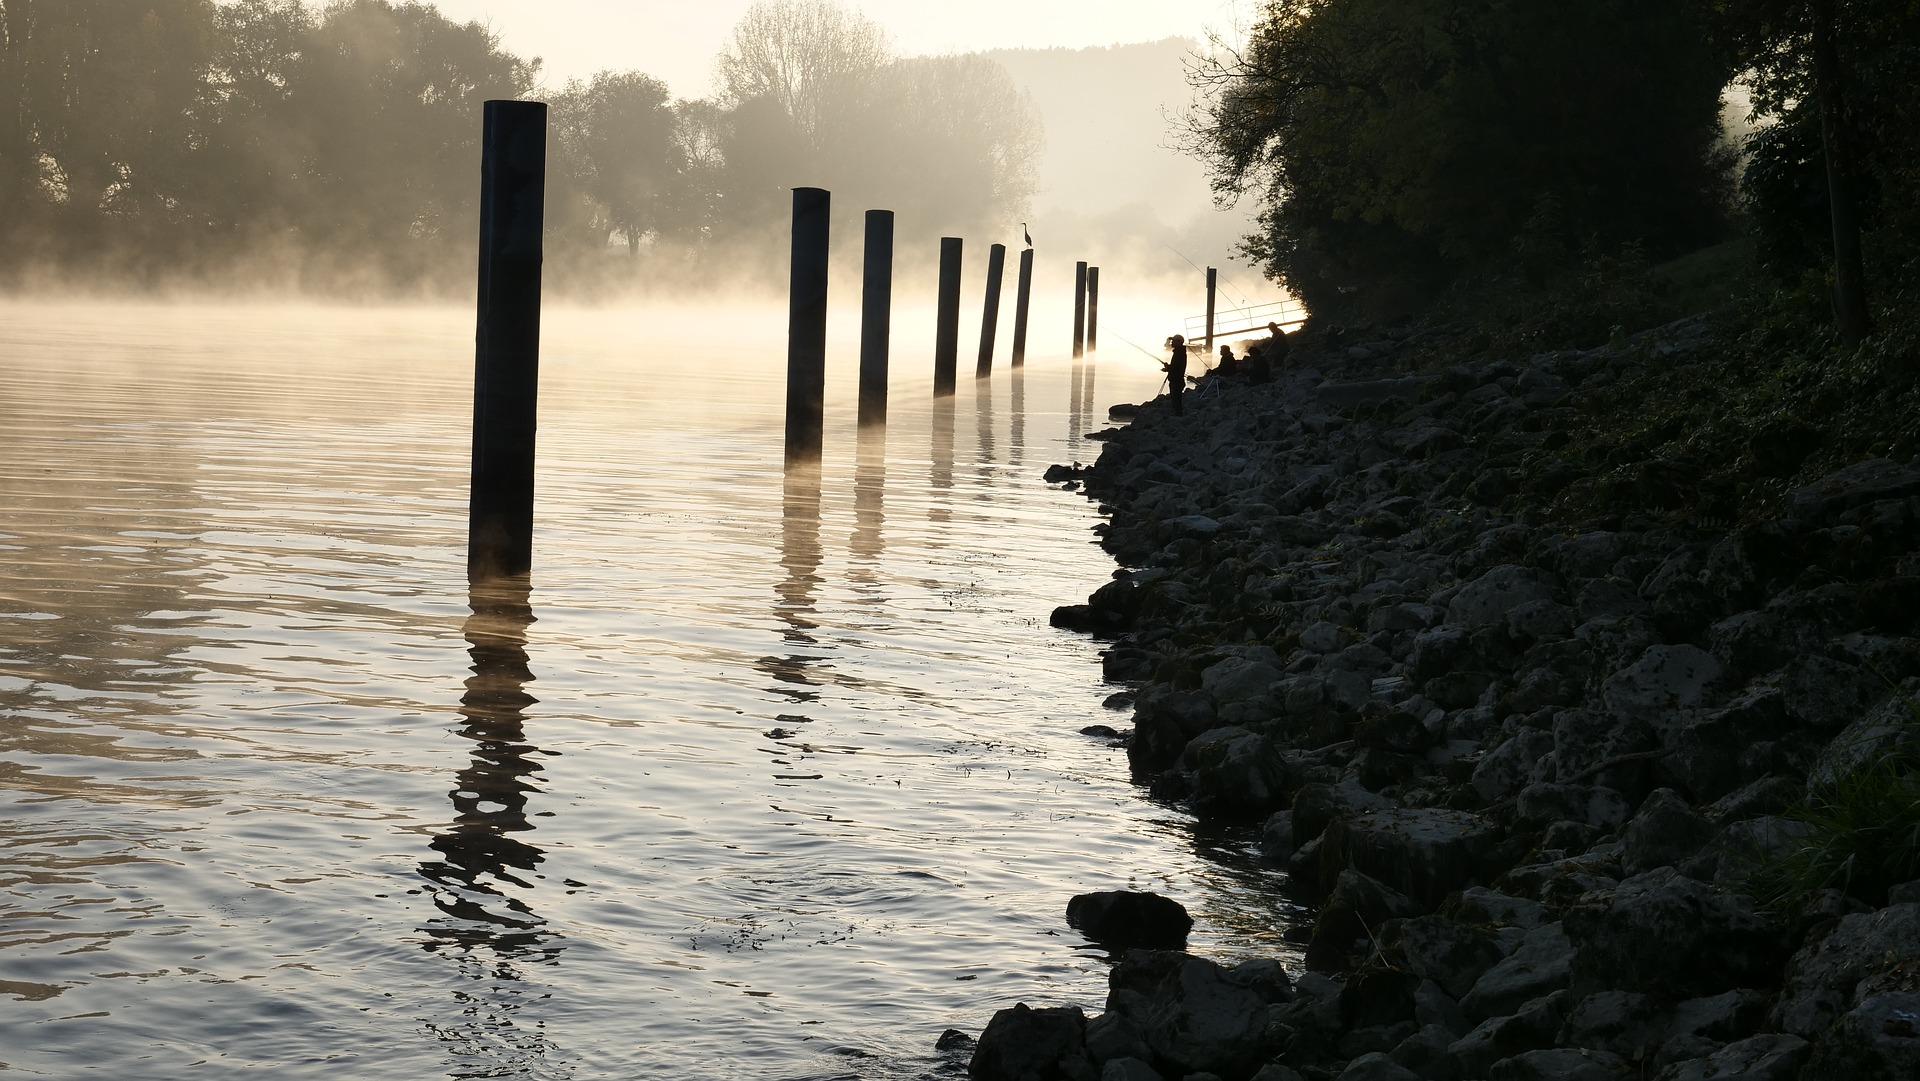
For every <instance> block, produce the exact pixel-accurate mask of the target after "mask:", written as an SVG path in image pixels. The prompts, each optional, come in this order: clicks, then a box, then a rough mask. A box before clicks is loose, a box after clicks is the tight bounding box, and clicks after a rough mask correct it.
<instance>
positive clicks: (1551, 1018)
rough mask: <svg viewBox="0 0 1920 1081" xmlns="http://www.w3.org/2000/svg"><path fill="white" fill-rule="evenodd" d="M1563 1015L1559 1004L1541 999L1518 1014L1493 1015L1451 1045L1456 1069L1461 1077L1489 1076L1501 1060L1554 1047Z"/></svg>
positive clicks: (1450, 1050)
mask: <svg viewBox="0 0 1920 1081" xmlns="http://www.w3.org/2000/svg"><path fill="white" fill-rule="evenodd" d="M1560 1025H1561V1017H1560V1013H1559V1010H1558V1008H1557V1005H1556V1003H1554V1002H1553V1001H1552V1000H1549V999H1540V1000H1539V1001H1536V1002H1531V1003H1528V1004H1527V1006H1526V1008H1524V1009H1522V1010H1521V1011H1520V1012H1519V1013H1517V1014H1509V1015H1507V1016H1504V1017H1490V1018H1488V1019H1487V1020H1485V1021H1482V1022H1481V1023H1480V1024H1479V1026H1478V1027H1476V1028H1475V1029H1474V1030H1473V1031H1472V1032H1469V1033H1467V1034H1466V1035H1465V1036H1462V1037H1460V1038H1459V1039H1458V1040H1456V1041H1454V1042H1453V1044H1452V1045H1450V1046H1449V1047H1448V1048H1447V1056H1448V1057H1449V1058H1451V1059H1453V1065H1454V1070H1455V1072H1456V1073H1457V1074H1458V1076H1460V1077H1467V1078H1481V1077H1486V1076H1487V1072H1488V1071H1489V1070H1490V1069H1492V1067H1493V1064H1494V1063H1496V1062H1499V1061H1500V1060H1501V1059H1506V1058H1512V1057H1513V1056H1514V1055H1519V1054H1524V1053H1526V1052H1528V1051H1537V1050H1541V1049H1543V1048H1547V1047H1552V1046H1553V1039H1554V1036H1555V1035H1556V1034H1558V1033H1559V1031H1560Z"/></svg>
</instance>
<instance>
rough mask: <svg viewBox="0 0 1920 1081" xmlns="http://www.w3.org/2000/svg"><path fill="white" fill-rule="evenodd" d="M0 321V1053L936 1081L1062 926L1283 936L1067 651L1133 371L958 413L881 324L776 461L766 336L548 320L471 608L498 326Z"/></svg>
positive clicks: (82, 1066) (1022, 383) (773, 357)
mask: <svg viewBox="0 0 1920 1081" xmlns="http://www.w3.org/2000/svg"><path fill="white" fill-rule="evenodd" d="M4 315H5V325H4V329H0V364H3V365H4V369H5V383H4V386H3V387H0V410H4V418H0V419H3V421H4V426H3V427H0V448H3V450H4V453H3V454H0V489H4V499H5V506H6V508H7V513H6V517H5V519H4V522H0V562H4V565H5V571H4V578H3V579H0V711H4V721H5V726H4V729H3V730H0V803H3V804H4V817H0V830H4V831H5V843H4V849H3V850H0V911H3V912H4V914H5V915H6V917H7V919H6V921H5V923H4V924H0V1003H3V1005H0V1069H5V1070H7V1071H12V1072H19V1073H21V1074H22V1075H26V1076H54V1077H62V1076H72V1075H74V1074H77V1073H79V1072H81V1071H85V1070H94V1069H98V1070H102V1071H112V1072H114V1073H116V1074H117V1075H119V1076H124V1077H130V1078H171V1077H179V1076H186V1075H188V1074H194V1075H196V1076H199V1075H201V1074H202V1073H203V1072H205V1071H212V1072H213V1073H214V1075H216V1076H218V1075H224V1073H226V1072H230V1071H241V1070H249V1071H251V1070H258V1071H263V1072H264V1071H268V1070H270V1071H272V1073H273V1075H274V1076H276V1077H282V1078H294V1077H328V1078H338V1077H341V1076H350V1077H354V1078H376V1079H379V1078H394V1079H401V1078H406V1079H417V1078H421V1077H427V1076H450V1077H458V1078H464V1077H527V1078H563V1077H564V1078H644V1077H674V1078H714V1079H719V1078H739V1077H751V1078H775V1079H778V1078H827V1077H917V1076H923V1075H927V1074H929V1073H940V1072H942V1071H951V1070H952V1069H954V1068H955V1066H954V1061H953V1060H947V1059H943V1058H941V1057H940V1056H938V1055H936V1054H935V1052H934V1051H933V1043H934V1040H935V1038H936V1037H937V1036H938V1035H939V1033H940V1032H941V1030H942V1029H943V1028H946V1027H948V1026H955V1027H961V1028H965V1029H969V1030H971V1031H978V1029H979V1027H980V1026H981V1025H983V1024H984V1023H985V1021H986V1019H987V1017H988V1016H989V1015H990V1014H991V1012H992V1011H993V1010H994V1009H996V1008H999V1007H1002V1006H1005V1005H1008V1004H1010V1003H1012V1002H1014V1001H1016V1000H1026V1001H1029V1002H1033V1003H1036V1004H1040V1003H1045V1004H1052V1003H1057V1002H1075V1003H1079V1004H1081V1005H1084V1006H1089V1007H1097V1005H1098V1004H1099V1002H1100V1001H1101V1000H1102V999H1103V998H1104V994H1105V973H1106V961H1105V958H1104V955H1103V954H1102V953H1101V952H1100V951H1099V950H1097V949H1094V948H1091V947H1089V946H1087V945H1086V944H1085V943H1083V942H1082V941H1081V940H1080V938H1079V937H1078V936H1077V935H1075V934H1074V933H1073V932H1072V931H1071V930H1070V929H1068V928H1067V927H1066V926H1065V924H1064V921H1063V918H1062V912H1063V910H1064V907H1065V904H1066V900H1067V898H1068V897H1070V896H1071V895H1072V894H1074V893H1076V892H1082V891H1085V890H1090V889H1112V888H1121V887H1123V886H1134V887H1137V888H1150V889H1156V890H1160V891H1162V892H1166V893H1169V894H1171V895H1173V896H1175V897H1177V898H1179V899H1181V900H1182V901H1183V902H1184V903H1186V904H1187V905H1188V906H1189V908H1190V909H1192V910H1194V913H1195V916H1196V919H1197V921H1198V927H1197V928H1196V932H1195V936H1194V939H1193V948H1194V949H1195V950H1197V951H1199V952H1203V953H1209V954H1213V955H1216V956H1235V955H1238V954H1243V953H1246V952H1272V951H1274V950H1277V949H1279V946H1278V943H1277V940H1276V936H1277V932H1278V928H1279V921H1278V920H1277V919H1267V918H1264V917H1262V916H1259V915H1257V914H1258V913H1261V912H1269V911H1272V906H1273V904H1274V902H1272V901H1270V900H1267V899H1265V896H1266V895H1265V894H1264V893H1263V890H1264V888H1265V887H1266V886H1267V885H1270V883H1269V882H1268V880H1267V873H1266V872H1262V871H1260V870H1258V869H1257V868H1255V867H1253V865H1252V863H1251V861H1250V860H1249V859H1247V858H1246V857H1245V855H1244V851H1243V850H1244V848H1245V839H1244V838H1240V839H1229V840H1228V842H1225V843H1215V842H1210V841H1201V840H1196V838H1195V837H1194V836H1193V833H1192V830H1191V827H1190V824H1189V822H1188V820H1187V819H1186V818H1185V817H1184V816H1183V815H1181V814H1178V813H1176V812H1173V811H1170V810H1167V809H1165V808H1161V807H1158V806H1156V805H1154V804H1152V803H1150V802H1147V801H1146V800H1145V799H1144V798H1143V797H1142V794H1141V793H1139V791H1138V790H1136V789H1134V788H1133V787H1132V786H1130V785H1129V784H1128V782H1127V777H1126V760H1125V755H1124V752H1122V751H1119V750H1117V749H1113V748H1109V747H1107V746H1105V745H1104V743H1103V742H1102V741H1100V740H1097V739H1092V738H1089V737H1086V736H1082V735H1080V734H1079V733H1078V730H1079V729H1080V728H1081V727H1083V726H1085V725H1089V724H1095V723H1110V724H1115V725H1117V726H1124V725H1125V723H1126V718H1125V716H1124V714H1116V713H1112V712H1109V711H1106V710H1104V709H1102V708H1101V704H1100V703H1101V700H1102V698H1103V697H1104V696H1105V695H1106V694H1107V693H1109V692H1110V691H1111V690H1112V688H1110V687H1106V686H1103V685H1102V684H1101V682H1100V679H1099V673H1100V668H1099V663H1098V656H1097V648H1098V647H1097V644H1096V643H1093V642H1090V641H1088V640H1087V639H1085V638H1082V637H1080V636H1077V635H1073V634H1068V633H1066V632H1062V631H1058V630H1055V629H1053V628H1051V627H1049V626H1048V623H1047V615H1048V612H1049V611H1050V610H1051V609H1052V607H1053V606H1054V605H1056V604H1060V603H1066V602H1069V601H1073V600H1076V599H1078V598H1081V597H1084V596H1085V595H1086V594H1087V593H1088V592H1089V591H1090V590H1091V589H1093V588H1094V587H1096V586H1098V585H1099V584H1100V583H1101V582H1102V581H1104V580H1105V579H1106V578H1107V576H1108V573H1109V571H1110V570H1111V563H1110V562H1109V561H1108V560H1107V558H1106V557H1105V556H1104V555H1103V554H1102V553H1101V552H1100V551H1099V550H1098V549H1097V548H1096V547H1095V546H1094V539H1095V538H1094V535H1093V534H1092V532H1091V526H1092V525H1093V524H1094V523H1095V521H1096V520H1097V519H1096V516H1095V513H1094V508H1092V507H1091V506H1090V505H1089V504H1088V503H1087V502H1086V501H1085V500H1084V499H1083V498H1082V497H1080V496H1079V495H1076V494H1072V493H1064V492H1061V491H1059V490H1057V489H1054V488H1050V487H1049V486H1047V485H1046V484H1044V483H1042V482H1041V480H1040V474H1041V472H1042V471H1043V470H1044V469H1045V467H1046V466H1047V465H1048V464H1050V463H1052V462H1056V461H1070V460H1079V461H1091V460H1092V458H1093V457H1094V456H1095V455H1096V454H1097V453H1098V450H1099V444H1098V443H1093V442H1088V441H1086V440H1084V439H1083V438H1082V433H1085V432H1087V431H1090V430H1093V429H1095V428H1098V427H1101V426H1103V425H1104V417H1105V415H1106V407H1107V405H1108V404H1110V403H1112V402H1116V401H1122V400H1139V399H1140V398H1142V397H1144V396H1147V395H1149V394H1151V393H1152V392H1153V390H1154V387H1155V384H1156V383H1157V382H1158V380H1159V378H1160V376H1159V373H1158V372H1157V371H1155V370H1154V368H1153V366H1152V365H1151V363H1149V362H1148V361H1147V360H1146V359H1145V358H1142V357H1139V356H1135V355H1133V353H1132V351H1131V350H1121V349H1113V350H1109V354H1108V360H1107V363H1106V364H1103V365H1100V366H1098V367H1097V370H1096V368H1095V366H1092V365H1088V366H1086V367H1085V368H1084V369H1083V368H1081V367H1078V366H1075V365H1072V364H1070V363H1069V362H1068V361H1067V360H1065V359H1064V358H1061V357H1058V356H1052V357H1039V356H1036V357H1035V360H1034V362H1033V363H1032V364H1030V365H1029V367H1028V368H1027V369H1026V370H1025V372H1024V374H1023V375H1022V376H1020V377H1018V378H1010V377H1009V374H1008V373H1007V372H1006V370H1005V369H1004V364H1005V361H1004V349H1003V355H1002V358H1001V361H1000V363H1001V365H1002V368H1001V370H999V371H997V372H996V373H995V375H994V377H993V378H992V379H991V380H990V381H988V382H986V383H982V384H980V385H979V386H977V387H976V386H974V385H968V384H967V383H966V382H963V385H962V386H961V389H960V394H959V396H958V397H957V398H955V399H950V400H948V401H946V402H945V403H944V404H942V405H939V406H936V405H935V404H934V403H932V402H931V401H929V400H928V397H929V396H928V386H929V383H930V376H928V375H927V374H926V372H927V369H928V362H927V360H926V358H925V357H924V354H923V352H922V351H920V350H917V349H907V348H905V345H904V342H905V340H906V339H905V338H904V337H903V336H900V335H896V338H895V342H896V344H895V378H894V380H893V402H892V409H891V413H892V415H891V421H892V423H891V426H890V428H889V430H888V431H887V432H886V433H885V435H884V438H883V439H881V440H857V439H856V438H855V436H854V434H853V433H852V431H851V430H850V426H851V416H852V389H851V388H852V386H853V376H852V372H851V370H850V369H851V368H852V359H851V354H850V352H849V351H848V350H847V349H846V348H845V346H844V342H841V341H839V339H838V338H836V345H835V351H834V352H833V353H832V355H831V356H830V363H831V364H832V366H833V375H832V376H831V378H830V383H829V390H828V396H829V401H830V408H829V414H828V438H827V458H826V462H825V463H824V465H823V467H822V469H821V470H820V471H819V473H818V474H816V475H807V474H803V475H797V476H794V477H783V475H782V473H781V471H780V469H779V461H780V454H781V450H780V448H781V432H780V417H781V409H782V403H783V402H784V387H783V383H782V379H783V376H782V364H781V360H782V351H781V347H780V341H779V339H778V337H777V336H775V335H774V334H773V333H769V332H759V331H754V330H752V329H750V328H748V327H747V324H750V323H751V324H755V325H759V324H765V325H768V326H771V327H773V328H775V330H776V331H783V330H784V321H783V318H782V316H781V313H762V315H764V318H759V317H755V318H757V323H756V321H755V318H748V317H740V316H738V313H736V318H737V325H739V326H740V327H741V328H742V329H741V330H740V333H739V335H738V336H736V337H735V338H734V339H733V340H730V341H725V340H723V341H718V342H709V343H707V344H702V345H700V346H698V347H697V348H693V347H689V346H684V345H680V344H678V343H682V342H685V341H687V340H688V338H689V328H690V327H691V326H693V325H695V324H699V323H702V322H707V321H709V320H710V319H711V315H710V313H702V314H700V315H697V316H696V315H692V314H689V313H684V312H681V313H660V312H654V313H648V312H635V311H612V310H607V311H568V310H559V311H550V312H549V313H548V315H547V328H546V335H545V344H544V346H543V350H544V352H543V359H542V390H541V395H542V398H541V431H540V437H539V438H540V463H539V478H538V485H539V503H538V512H537V533H536V537H535V566H534V573H533V575H532V580H531V586H530V589H529V588H524V587H523V588H518V589H516V588H514V587H513V586H511V585H502V586H498V587H490V588H487V589H484V590H480V591H477V592H475V593H474V594H473V595H471V596H470V595H469V592H468V588H467V583H466V580H465V574H464V559H465V548H464V545H465V515H466V480H467V469H468V453H469V442H468V439H469V434H468V430H469V422H470V415H471V400H472V399H471V390H470V380H471V373H472V316H471V313H470V312H463V311H459V310H455V309H446V310H405V309H373V310H366V309H349V308H327V307H310V308H270V307H243V306H232V307H220V306H178V307H159V306H140V305H102V304H93V305H87V304H78V303H73V304H29V303H26V302H24V301H19V302H13V303H11V304H8V305H5V306H4ZM1003 333H1004V331H1003ZM970 360H971V357H970V355H969V356H966V357H963V367H965V366H966V365H967V363H968V362H970ZM1249 913H1254V914H1256V915H1255V916H1253V917H1251V918H1250V917H1249V915H1248V914H1249ZM342 1071H345V1072H344V1073H343V1072H342Z"/></svg>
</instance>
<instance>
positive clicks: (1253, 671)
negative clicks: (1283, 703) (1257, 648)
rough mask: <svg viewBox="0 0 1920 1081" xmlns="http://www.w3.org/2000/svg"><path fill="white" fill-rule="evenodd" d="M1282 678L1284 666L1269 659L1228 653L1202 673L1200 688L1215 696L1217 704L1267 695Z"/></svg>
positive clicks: (1212, 696) (1210, 695)
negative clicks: (1229, 654)
mask: <svg viewBox="0 0 1920 1081" xmlns="http://www.w3.org/2000/svg"><path fill="white" fill-rule="evenodd" d="M1279 678H1280V670H1279V669H1278V668H1275V667H1274V666H1273V665H1271V664H1268V663H1266V662H1265V661H1260V660H1250V659H1248V658H1246V657H1228V658H1227V659H1225V660H1223V661H1219V662H1217V663H1215V664H1212V665H1209V666H1207V668H1206V669H1205V670H1204V671H1202V672H1201V673H1200V689H1201V690H1202V691H1205V692H1206V694H1207V695H1208V696H1209V697H1211V698H1212V699H1213V701H1214V705H1215V707H1216V708H1217V707H1219V706H1224V705H1227V704H1228V703H1230V702H1243V701H1246V700H1248V699H1252V698H1260V697H1263V696H1265V695H1266V693H1267V692H1268V690H1269V689H1271V688H1272V687H1273V684H1274V682H1275V681H1277V680H1278V679H1279Z"/></svg>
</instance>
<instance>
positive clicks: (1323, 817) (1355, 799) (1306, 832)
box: [1293, 778, 1394, 846]
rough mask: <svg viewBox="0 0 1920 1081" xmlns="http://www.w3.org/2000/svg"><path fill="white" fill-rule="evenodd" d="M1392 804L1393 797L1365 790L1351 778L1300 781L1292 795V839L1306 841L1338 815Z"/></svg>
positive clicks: (1299, 841)
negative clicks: (1312, 781)
mask: <svg viewBox="0 0 1920 1081" xmlns="http://www.w3.org/2000/svg"><path fill="white" fill-rule="evenodd" d="M1393 805H1394V803H1393V801H1392V800H1390V799H1388V798H1387V797H1385V796H1382V795H1377V794H1375V793H1373V792H1369V791H1367V790H1366V789H1365V788H1362V787H1361V786H1360V783H1359V782H1358V781H1355V780H1352V779H1351V778H1349V779H1347V780H1344V781H1341V782H1340V783H1339V784H1309V785H1301V786H1300V790H1299V791H1298V792H1295V793H1294V795H1293V843H1294V845H1296V846H1298V845H1303V844H1306V843H1307V842H1308V841H1311V840H1313V839H1314V838H1315V837H1318V836H1320V834H1321V833H1323V832H1325V831H1326V828H1327V827H1328V826H1329V825H1331V824H1333V823H1334V822H1335V821H1338V820H1339V819H1342V818H1348V817H1351V816H1353V815H1357V814H1363V813H1365V812H1367V811H1378V810H1384V809H1386V808H1389V807H1392V806H1393Z"/></svg>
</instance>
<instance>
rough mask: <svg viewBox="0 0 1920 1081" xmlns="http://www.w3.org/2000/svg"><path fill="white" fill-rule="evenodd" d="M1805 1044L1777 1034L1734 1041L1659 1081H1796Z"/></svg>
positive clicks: (1678, 1064) (1679, 1064) (1663, 1073)
mask: <svg viewBox="0 0 1920 1081" xmlns="http://www.w3.org/2000/svg"><path fill="white" fill-rule="evenodd" d="M1807 1050H1808V1044H1807V1041H1805V1040H1803V1039H1801V1038H1800V1037H1798V1036H1787V1035H1782V1034H1780V1033H1777V1032H1770V1033H1765V1034H1763V1035H1759V1036H1753V1037H1749V1038H1747V1039H1744V1040H1737V1041H1735V1042H1733V1043H1730V1044H1728V1045H1727V1046H1725V1047H1722V1048H1721V1049H1719V1050H1718V1051H1715V1052H1713V1053H1712V1054H1711V1055H1708V1056H1706V1057H1704V1058H1696V1059H1688V1060H1685V1061H1681V1062H1676V1063H1675V1064H1674V1065H1672V1066H1669V1067H1667V1068H1666V1069H1665V1070H1662V1071H1661V1072H1660V1075H1659V1081H1796V1079H1797V1078H1800V1077H1802V1076H1803V1075H1802V1074H1801V1072H1800V1064H1801V1063H1803V1062H1805V1061H1806V1060H1807ZM1836 1081H1837V1079H1836Z"/></svg>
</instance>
